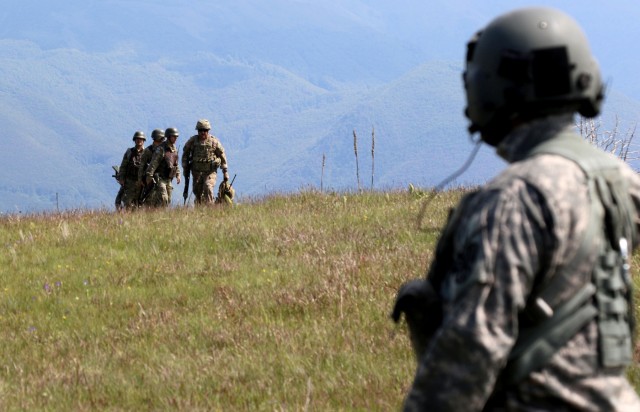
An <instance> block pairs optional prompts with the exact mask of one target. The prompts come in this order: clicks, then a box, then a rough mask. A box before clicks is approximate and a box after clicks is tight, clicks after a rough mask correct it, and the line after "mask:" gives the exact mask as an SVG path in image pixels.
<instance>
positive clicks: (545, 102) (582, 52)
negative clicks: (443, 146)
mask: <svg viewBox="0 0 640 412" xmlns="http://www.w3.org/2000/svg"><path fill="white" fill-rule="evenodd" d="M463 79H464V86H465V91H466V97H467V107H466V109H465V115H466V116H467V118H469V120H470V121H471V123H470V126H469V132H471V133H475V132H480V136H481V138H482V140H484V141H485V142H487V143H489V144H491V145H497V144H498V143H499V142H500V141H501V140H502V139H503V138H504V136H505V135H506V134H507V133H508V132H509V131H510V130H511V128H512V127H513V124H514V121H518V120H520V121H521V120H525V121H526V120H530V119H534V118H537V117H543V116H547V115H553V114H562V113H574V112H578V113H580V114H581V115H582V116H584V117H595V116H597V115H598V114H599V113H600V106H601V104H602V100H603V98H604V90H603V85H602V81H601V77H600V69H599V67H598V63H597V62H596V60H595V59H594V57H593V56H592V54H591V51H590V48H589V44H588V41H587V38H586V36H585V34H584V32H583V31H582V29H581V28H580V26H579V25H578V23H577V22H576V21H575V20H574V19H573V18H571V17H570V16H568V15H566V14H565V13H563V12H560V11H558V10H555V9H552V8H546V7H532V8H523V9H518V10H515V11H512V12H510V13H507V14H504V15H502V16H499V17H497V18H496V19H495V20H493V21H492V22H491V23H490V24H489V25H488V26H487V27H486V28H484V29H483V30H481V31H479V32H478V33H477V34H476V35H475V36H474V37H473V38H472V39H471V40H470V41H469V43H468V44H467V56H466V67H465V72H464V74H463Z"/></svg>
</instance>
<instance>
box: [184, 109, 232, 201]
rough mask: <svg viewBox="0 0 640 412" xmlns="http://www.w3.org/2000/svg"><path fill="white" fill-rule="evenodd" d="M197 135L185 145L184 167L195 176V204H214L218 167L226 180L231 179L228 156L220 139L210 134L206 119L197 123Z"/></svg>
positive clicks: (209, 126) (209, 125)
mask: <svg viewBox="0 0 640 412" xmlns="http://www.w3.org/2000/svg"><path fill="white" fill-rule="evenodd" d="M196 130H197V131H198V134H197V135H194V136H191V137H190V138H189V140H187V142H186V143H185V145H184V152H183V153H182V169H183V170H184V171H185V174H186V173H187V171H190V172H191V175H192V176H193V195H194V196H195V204H196V205H203V204H205V205H206V204H212V203H213V202H214V190H215V185H216V178H217V171H218V168H220V169H222V175H223V179H224V182H225V183H226V182H228V181H229V172H228V169H227V156H226V154H225V152H224V148H223V147H222V144H221V143H220V141H219V140H218V139H217V138H216V137H215V136H213V135H210V134H209V131H210V130H211V124H210V123H209V121H208V120H206V119H201V120H198V122H197V123H196Z"/></svg>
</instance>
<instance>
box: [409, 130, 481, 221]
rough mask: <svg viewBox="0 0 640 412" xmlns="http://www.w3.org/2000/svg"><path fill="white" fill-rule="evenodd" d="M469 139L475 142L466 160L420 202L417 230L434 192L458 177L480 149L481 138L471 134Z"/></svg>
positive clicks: (434, 194)
mask: <svg viewBox="0 0 640 412" xmlns="http://www.w3.org/2000/svg"><path fill="white" fill-rule="evenodd" d="M471 141H473V142H474V143H475V144H474V146H473V150H472V151H471V153H470V154H469V157H468V158H467V160H466V162H464V164H463V165H462V166H461V167H460V168H459V169H458V170H456V171H455V172H453V173H452V174H450V175H449V176H447V177H446V178H445V179H444V180H442V181H441V182H440V183H438V184H437V185H436V187H434V188H433V191H432V192H431V194H430V195H429V197H427V198H426V199H425V200H424V201H423V202H422V207H421V208H420V213H418V221H417V224H418V225H417V226H418V230H421V229H422V221H423V220H424V215H425V213H426V211H427V207H428V206H429V205H430V204H431V202H432V201H433V199H434V198H435V197H436V194H438V192H439V191H441V190H442V189H443V188H444V187H445V186H447V185H448V184H449V183H451V182H452V181H454V180H455V179H457V178H458V177H460V175H462V174H463V173H464V172H465V171H466V170H467V169H468V168H469V166H471V163H473V161H474V160H475V158H476V155H477V154H478V151H479V150H480V146H481V145H482V139H481V138H480V137H478V138H477V139H474V138H473V135H471Z"/></svg>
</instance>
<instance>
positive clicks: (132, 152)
mask: <svg viewBox="0 0 640 412" xmlns="http://www.w3.org/2000/svg"><path fill="white" fill-rule="evenodd" d="M132 140H133V141H134V142H135V146H134V147H131V148H129V149H127V151H126V152H125V153H124V156H123V157H122V163H121V164H120V168H119V169H118V179H119V180H118V182H119V183H120V185H121V186H122V187H123V194H122V203H123V204H124V207H125V208H127V209H131V208H135V207H138V197H139V196H140V186H139V185H138V184H137V182H138V172H139V171H140V165H141V164H142V152H143V151H144V142H145V140H147V138H146V136H145V135H144V132H141V131H137V132H135V133H134V134H133V138H132Z"/></svg>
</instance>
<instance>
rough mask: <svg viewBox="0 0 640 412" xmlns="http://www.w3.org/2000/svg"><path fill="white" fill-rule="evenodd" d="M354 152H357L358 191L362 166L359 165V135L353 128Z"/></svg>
mask: <svg viewBox="0 0 640 412" xmlns="http://www.w3.org/2000/svg"><path fill="white" fill-rule="evenodd" d="M353 152H354V153H355V154H356V179H358V191H360V166H359V165H358V136H356V129H353Z"/></svg>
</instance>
